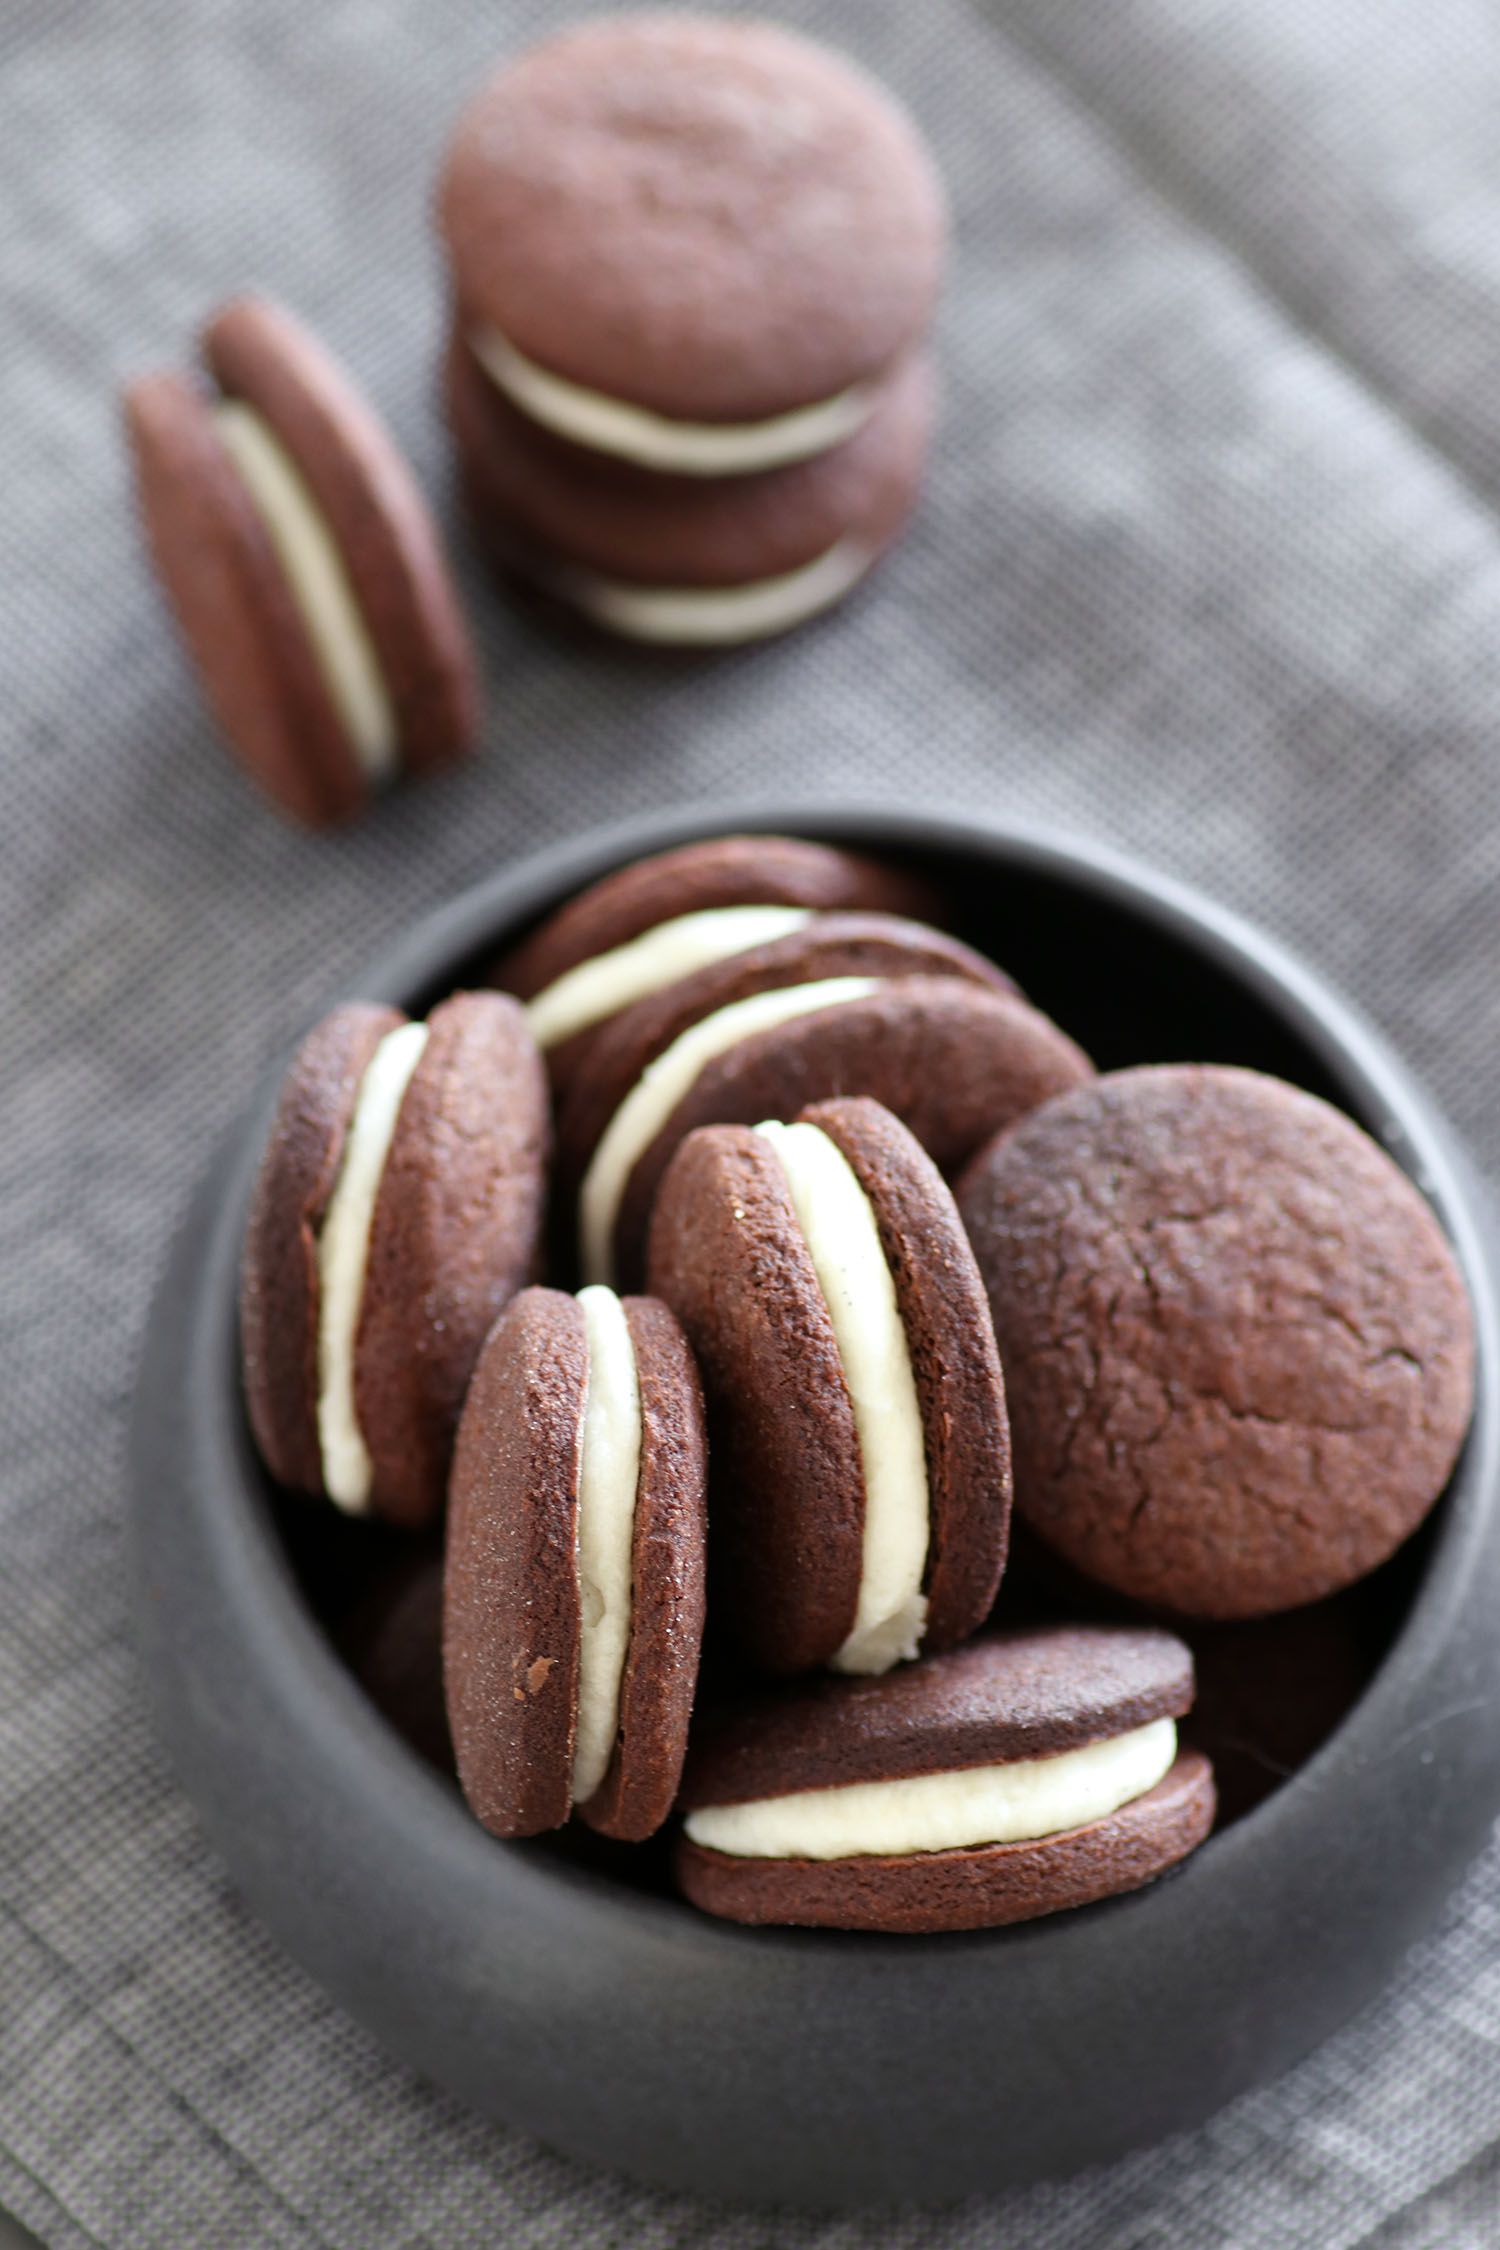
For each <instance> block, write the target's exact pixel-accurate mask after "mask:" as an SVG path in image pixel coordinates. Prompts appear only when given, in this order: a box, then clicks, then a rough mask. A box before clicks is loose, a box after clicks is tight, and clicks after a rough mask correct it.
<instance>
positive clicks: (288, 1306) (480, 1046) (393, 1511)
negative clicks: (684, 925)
mask: <svg viewBox="0 0 1500 2250" xmlns="http://www.w3.org/2000/svg"><path fill="white" fill-rule="evenodd" d="M550 1140H551V1122H550V1114H549V1109H548V1101H547V1085H546V1076H545V1073H544V1071H543V1069H542V1064H541V1058H540V1057H539V1055H538V1054H537V1051H536V1046H535V1043H534V1041H533V1040H532V1038H531V1035H530V1033H529V1031H528V1030H527V1028H526V1019H525V1017H524V1015H523V1013H522V1011H521V1009H520V1007H519V1005H518V1003H517V1002H516V1001H514V1000H512V999H510V998H509V997H508V996H507V995H505V994H503V993H498V992H468V993H455V994H454V995H452V997H451V998H449V999H447V1000H444V1001H442V1002H441V1003H440V1004H439V1005H438V1006H437V1007H436V1008H434V1009H433V1011H432V1013H431V1015H430V1016H429V1017H428V1018H427V1020H426V1022H425V1023H420V1022H412V1021H410V1020H409V1019H408V1018H407V1017H405V1016H404V1015H403V1014H402V1013H401V1012H400V1010H399V1009H396V1008H387V1007H382V1006H379V1005H376V1004H375V1003H373V1002H368V1001H350V1002H347V1003H346V1004H345V1005H343V1006H342V1007H338V1008H335V1009H334V1010H333V1011H332V1013H331V1014H330V1015H328V1016H325V1017H324V1018H323V1020H322V1021H321V1022H320V1023H319V1024H317V1025H316V1026H315V1028H314V1029H313V1030H312V1031H311V1032H310V1033H309V1034H308V1035H307V1037H306V1038H305V1039H304V1040H303V1042H302V1044H301V1046H300V1047H299V1048H298V1050H297V1053H296V1055H295V1056H294V1057H293V1059H292V1062H291V1065H290V1067H289V1069H288V1071H287V1074H286V1077H285V1080H284V1081H283V1085H282V1090H281V1097H280V1100H279V1103H278V1105H277V1110H276V1116H275V1119H274V1121H273V1123H272V1126H271V1131H270V1135H269V1137H268V1139H267V1143H266V1149H265V1153H264V1156H263V1157H262V1159H261V1164H260V1170H259V1173H258V1175H257V1178H256V1183H255V1189H254V1193H253V1196H252V1199H251V1206H250V1214H249V1220H248V1223H247V1226H246V1233H245V1249H244V1259H243V1266H242V1274H241V1294H240V1343H241V1353H242V1360H243V1370H244V1382H245V1396H246V1403H247V1405H248V1408H249V1413H250V1420H251V1424H252V1427H253V1429H254V1432H255V1437H256V1441H257V1443H258V1445H259V1447H260V1451H261V1455H262V1457H263V1459H264V1460H265V1463H266V1466H267V1467H268V1468H269V1469H270V1471H271V1473H272V1475H273V1476H275V1477H276V1478H278V1479H279V1481H280V1482H281V1483H283V1484H286V1485H290V1486H291V1487H293V1488H294V1489H295V1490H298V1491H302V1492H308V1493H321V1494H325V1495H326V1496H327V1497H328V1498H330V1499H331V1500H333V1501H334V1502H335V1504H336V1505H338V1506H339V1507H341V1508H344V1509H345V1510H347V1511H348V1512H350V1513H352V1514H363V1513H365V1512H367V1511H373V1512H374V1513H376V1514H378V1515H381V1516H385V1517H387V1518H389V1519H390V1520H391V1521H393V1522H397V1523H403V1524H419V1523H424V1522H427V1521H429V1520H430V1519H431V1518H432V1517H434V1516H435V1515H436V1514H437V1513H438V1512H439V1510H440V1509H441V1506H442V1503H443V1497H444V1492H445V1488H446V1482H447V1474H448V1462H449V1456H450V1453H451V1450H452V1444H453V1432H454V1427H455V1424H456V1422H457V1417H458V1410H459V1406H460V1404H461V1402H462V1399H463V1394H464V1389H465V1386H466V1385H467V1383H468V1380H469V1376H470V1373H471V1371H472V1369H473V1365H474V1361H475V1359H476V1357H477V1355H478V1352H479V1347H480V1345H481V1344H482V1342H483V1341H484V1337H485V1334H486V1332H487V1331H488V1329H489V1327H490V1325H491V1323H492V1322H493V1320H494V1318H495V1316H496V1314H497V1313H498V1312H499V1311H500V1310H501V1308H502V1306H503V1305H505V1303H506V1302H507V1301H508V1300H509V1298H510V1297H511V1296H512V1295H513V1294H514V1293H515V1291H516V1290H518V1289H519V1288H521V1287H522V1286H523V1285H524V1284H525V1283H526V1282H528V1281H529V1280H530V1279H531V1278H532V1275H533V1272H534V1270H535V1266H536V1261H537V1256H538V1251H539V1247H540V1241H541V1227H542V1218H543V1208H544V1203H545V1195H546V1167H547V1157H548V1152H549V1147H550Z"/></svg>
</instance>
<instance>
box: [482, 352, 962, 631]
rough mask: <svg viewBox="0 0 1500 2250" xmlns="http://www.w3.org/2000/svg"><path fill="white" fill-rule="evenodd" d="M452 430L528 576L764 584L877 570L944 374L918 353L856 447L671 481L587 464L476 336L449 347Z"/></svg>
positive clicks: (491, 529) (911, 486)
mask: <svg viewBox="0 0 1500 2250" xmlns="http://www.w3.org/2000/svg"><path fill="white" fill-rule="evenodd" d="M446 382H447V403H448V415H449V420H450V422H451V424H452V427H453V433H454V438H455V440H456V443H457V446H458V453H459V459H460V463H461V465H462V470H463V475H464V480H465V484H466V486H467V489H468V493H469V497H470V499H471V501H472V503H473V506H474V509H475V512H476V514H477V516H478V517H479V520H480V523H481V527H482V528H483V529H484V531H485V532H486V533H487V534H491V535H498V536H499V537H500V538H502V539H504V540H506V541H508V542H509V543H510V544H511V545H512V546H513V548H514V550H515V553H516V556H517V559H518V560H519V561H521V562H522V563H523V564H524V561H525V559H526V553H527V551H528V550H529V549H531V548H535V549H536V550H537V551H538V552H539V554H540V556H541V557H542V559H543V560H549V559H550V560H553V561H560V562H562V563H564V564H569V565H573V566H576V567H577V568H579V569H581V570H584V571H589V572H593V573H596V574H598V575H600V576H602V577H606V578H609V579H616V580H620V581H621V582H623V583H625V584H628V585H640V586H644V587H670V588H674V589H697V588H708V587H723V588H734V587H742V586H748V585H756V584H759V583H761V582H763V581H764V580H766V579H774V578H780V577H783V576H784V575H786V574H787V573H789V572H792V571H798V570H802V569H804V568H805V567H806V566H807V565H808V564H810V563H812V562H814V561H816V560H817V559H818V558H819V557H820V556H823V555H826V554H828V553H829V551H830V550H831V549H833V548H835V547H837V546H838V545H839V544H840V542H848V543H850V544H851V545H852V546H854V547H857V548H858V549H859V550H860V552H861V553H862V554H864V555H865V556H866V557H868V558H869V559H870V560H873V559H874V558H875V557H876V556H877V555H879V554H880V553H882V552H883V551H884V549H885V548H886V547H887V546H888V545H889V544H890V543H891V541H892V540H894V538H895V537H896V535H897V533H898V532H899V531H900V530H901V528H902V526H903V525H904V523H905V522H906V519H907V517H908V516H909V514H910V513H911V510H912V508H913V506H914V505H915V502H916V498H917V494H918V491H919V490H920V487H921V481H922V471H923V468H924V466H925V462H926V457H927V444H928V438H929V434H930V430H931V424H932V406H933V379H932V366H931V362H930V361H929V360H928V358H927V357H926V355H925V354H922V353H915V354H913V355H912V357H911V358H910V359H908V360H906V361H904V362H903V364H902V365H901V367H900V368H899V369H897V371H896V372H895V374H894V375H892V376H891V377H890V379H889V380H888V381H887V382H885V383H884V384H882V386H881V389H880V392H879V395H878V397H877V398H876V400H875V401H874V402H873V404H872V406H871V411H870V414H869V418H868V419H867V420H866V421H864V422H863V423H862V424H861V426H860V428H859V429H858V430H856V431H855V433H854V435H853V436H852V437H850V438H849V439H848V440H847V441H846V442H845V443H844V444H842V445H839V446H836V447H834V448H832V449H831V450H830V451H828V452H824V453H819V454H817V455H815V456H814V457H812V458H811V459H808V460H801V461H796V462H792V463H789V464H787V465H786V466H784V467H781V468H774V469H767V470H765V471H763V472H762V473H761V474H760V475H758V476H749V477H737V478H722V477H718V478H702V477H663V476H661V475H659V474H656V473H654V472H652V471H650V470H642V469H637V468H634V467H632V466H631V465H630V464H628V463H625V462H622V461H618V460H615V459H613V458H611V457H610V456H608V455H606V454H602V453H585V452H583V451H581V450H580V449H579V448H578V447H577V446H573V445H569V444H567V443H566V442H564V441H563V440H562V439H560V438H557V437H554V436H552V435H551V434H550V433H549V432H548V431H546V430H544V429H541V428H539V427H538V426H537V425H536V424H535V423H534V422H532V421H530V420H529V419H528V418H527V417H526V416H525V415H524V414H522V413H521V412H519V410H518V409H517V408H516V407H514V406H512V405H511V404H510V403H509V402H508V401H507V400H506V399H505V398H504V397H503V396H502V395H501V394H500V392H499V391H498V390H497V389H496V387H495V385H494V384H493V383H492V382H491V381H490V380H489V378H488V376H487V375H485V374H484V372H483V371H482V369H481V368H480V367H479V365H478V363H477V362H476V360H475V358H474V355H473V353H472V351H471V350H470V349H469V347H468V345H467V344H466V343H465V342H464V341H463V340H462V338H459V337H455V338H454V340H453V342H452V344H451V345H450V347H449V352H448V359H447V369H446Z"/></svg>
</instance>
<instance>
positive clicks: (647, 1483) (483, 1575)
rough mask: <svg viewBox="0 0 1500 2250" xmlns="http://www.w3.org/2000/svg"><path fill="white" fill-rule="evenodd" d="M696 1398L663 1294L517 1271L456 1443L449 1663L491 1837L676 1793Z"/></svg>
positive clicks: (698, 1602) (699, 1442)
mask: <svg viewBox="0 0 1500 2250" xmlns="http://www.w3.org/2000/svg"><path fill="white" fill-rule="evenodd" d="M706 1473H707V1460H706V1451H705V1441H704V1432H703V1404H702V1395H701V1393H700V1390H699V1387H698V1375H697V1370H696V1368H695V1367H694V1364H693V1357H692V1354H691V1352H690V1351H689V1349H688V1347H687V1343H686V1341H685V1340H684V1337H683V1334H682V1331H681V1329H680V1328H679V1326H678V1324H677V1322H676V1321H675V1320H674V1318H673V1317H672V1315H671V1313H670V1312H669V1311H668V1310H667V1308H666V1307H665V1306H664V1305H661V1304H658V1303H655V1302H653V1301H652V1300H650V1299H647V1298H640V1297H627V1298H625V1299H623V1300H622V1299H620V1298H618V1297H616V1296H615V1295H614V1293H613V1291H611V1290H608V1289H586V1290H584V1291H583V1292H582V1293H581V1295H580V1296H578V1297H576V1298H575V1297H569V1296H565V1295H564V1294H563V1293H562V1292H561V1291H560V1290H556V1289H543V1288H534V1289H526V1290H523V1291H522V1293H521V1294H520V1295H519V1296H518V1297H517V1298H516V1299H515V1300H514V1302H513V1303H512V1304H511V1305H510V1306H509V1308H508V1309H507V1310H506V1312H504V1313H503V1314H502V1315H501V1317H500V1319H499V1320H498V1321H497V1322H496V1324H495V1327H494V1329H493V1331H492V1332H491V1334H490V1336H489V1338H488V1339H487V1341H486V1343H485V1346H484V1350H483V1352H482V1353H481V1355H480V1359H479V1364H478V1366H477V1368H476V1369H475V1372H474V1379H473V1382H472V1383H471V1385H470V1388H469V1395H468V1397H467V1399H466V1400H465V1402H464V1410H463V1416H462V1419H461V1421H460V1424H459V1432H458V1443H457V1446H456V1448H455V1452H454V1460H453V1477H452V1493H451V1501H450V1508H449V1518H448V1541H447V1559H446V1567H445V1590H444V1616H443V1670H444V1681H445V1688H446V1699H447V1707H448V1715H449V1721H450V1725H451V1729H452V1734H453V1743H454V1749H455V1752H456V1755H457V1760H458V1771H459V1778H460V1781H461V1783H462V1785H463V1790H464V1794H465V1796H466V1798H467V1799H468V1802H469V1804H470V1806H471V1808H472V1810H473V1811H474V1813H475V1814H476V1815H477V1817H478V1818H479V1819H480V1821H482V1822H483V1824H484V1826H485V1827H487V1828H489V1829H490V1830H492V1832H493V1833H494V1834H496V1835H499V1836H532V1835H536V1834H538V1833H540V1832H541V1831H542V1830H544V1829H548V1828H557V1827H560V1826H561V1825H562V1823H563V1822H564V1821H565V1820H567V1818H568V1816H569V1814H570V1812H572V1811H573V1810H577V1811H578V1812H579V1814H580V1815H581V1817H582V1818H583V1819H584V1820H586V1821H587V1822H588V1823H589V1824H590V1826H592V1827H594V1828H597V1829H599V1830H601V1831H602V1832H603V1833H604V1834H605V1835H608V1836H615V1837H620V1838H624V1839H626V1840H629V1841H639V1840H640V1839H641V1838H643V1837H646V1836H649V1835H651V1834H652V1833H653V1832H654V1831H655V1830H656V1829H657V1828H659V1827H660V1826H661V1824H662V1822H663V1821H664V1820H665V1819H666V1817H667V1814H668V1813H669V1812H670V1810H671V1807H672V1801H673V1798H674V1797H675V1795H676V1790H677V1782H678V1777H679V1775H680V1773H681V1770H682V1760H683V1756H684V1753H685V1751H686V1747H687V1734H688V1719H689V1716H690V1713H691V1710H692V1702H693V1690H694V1686H695V1682H696V1677H697V1667H698V1649H699V1643H700V1640H701V1637H702V1631H703V1550H704V1536H705V1528H706V1525H705V1512H704V1511H705V1481H706Z"/></svg>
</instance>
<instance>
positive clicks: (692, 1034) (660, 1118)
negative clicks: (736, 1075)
mask: <svg viewBox="0 0 1500 2250" xmlns="http://www.w3.org/2000/svg"><path fill="white" fill-rule="evenodd" d="M876 985H877V979H876V978H874V977H824V978H822V979H821V980H820V981H819V982H818V983H816V984H793V985H787V986H784V987H783V988H782V989H781V990H780V991H777V992H755V993H752V994H751V996H750V998H749V999H748V1000H734V1001H731V1003H730V1004H729V1006H728V1007H727V1008H718V1009H716V1010H715V1011H714V1013H713V1014H712V1015H711V1016H705V1017H704V1018H703V1020H702V1021H701V1023H695V1024H691V1025H689V1027H688V1029H687V1030H686V1031H684V1032H681V1033H680V1034H679V1035H678V1037H677V1038H676V1039H674V1040H673V1041H672V1044H671V1045H670V1046H669V1047H665V1048H663V1050H662V1052H661V1053H660V1054H659V1055H658V1056H657V1057H656V1060H655V1061H654V1062H651V1063H648V1064H647V1066H646V1068H645V1070H644V1071H643V1072H642V1074H641V1076H640V1077H639V1078H638V1079H637V1080H636V1082H635V1084H634V1085H633V1086H632V1087H631V1089H630V1092H629V1093H628V1094H627V1095H626V1096H625V1099H624V1101H622V1102H621V1104H620V1106H619V1108H618V1109H617V1110H616V1111H615V1114H614V1116H613V1117H612V1118H611V1119H610V1121H609V1124H608V1125H607V1126H606V1128H605V1130H604V1132H603V1134H602V1135H601V1137H600V1141H599V1145H598V1147H597V1148H596V1149H595V1151H594V1154H593V1157H592V1160H591V1161H590V1164H589V1168H588V1170H587V1172H586V1173H585V1174H584V1179H583V1186H582V1189H581V1190H580V1192H579V1198H578V1220H579V1249H580V1253H581V1256H582V1260H583V1270H584V1273H585V1275H586V1276H587V1278H588V1279H589V1280H590V1281H609V1280H611V1279H612V1277H613V1274H614V1263H615V1254H614V1233H615V1221H616V1219H617V1218H618V1217H619V1214H620V1202H621V1199H622V1197H623V1196H624V1193H625V1189H626V1186H627V1185H628V1183H629V1180H630V1175H631V1173H632V1172H633V1171H634V1170H635V1167H636V1165H637V1164H638V1163H639V1161H640V1159H641V1158H642V1157H643V1156H644V1155H645V1153H646V1151H647V1149H648V1148H649V1147H650V1146H651V1143H652V1142H653V1141H654V1140H655V1138H656V1136H657V1134H658V1133H659V1132H660V1131H661V1129H662V1127H663V1126H664V1125H665V1124H666V1122H667V1119H668V1118H669V1117H670V1116H671V1114H672V1112H673V1110H674V1109H675V1108H676V1107H677V1104H678V1103H679V1102H680V1101H681V1100H682V1098H683V1096H684V1095H685V1094H686V1093H687V1092H688V1090H689V1088H690V1087H691V1086H692V1085H693V1083H694V1082H695V1080H696V1079H697V1077H698V1074H699V1072H700V1071H701V1070H703V1069H704V1068H705V1067H706V1065H707V1064H709V1063H710V1062H712V1061H713V1059H714V1057H715V1056H716V1055H722V1054H724V1053H725V1052H726V1051H727V1049H729V1048H730V1047H736V1046H738V1045H739V1043H740V1041H741V1040H742V1039H750V1038H753V1037H754V1035H755V1034H756V1033H757V1032H759V1031H769V1030H771V1029H772V1028H773V1027H774V1026H775V1025H777V1024H782V1023H789V1022H790V1021H791V1020H792V1018H793V1017H794V1016H808V1015H812V1014H813V1013H814V1011H815V1010H816V1009H819V1008H836V1007H840V1006H841V1005H842V1004H843V1003H844V1002H845V1001H846V1000H863V999H864V997H865V996H866V994H867V993H870V992H873V991H875V989H876Z"/></svg>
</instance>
